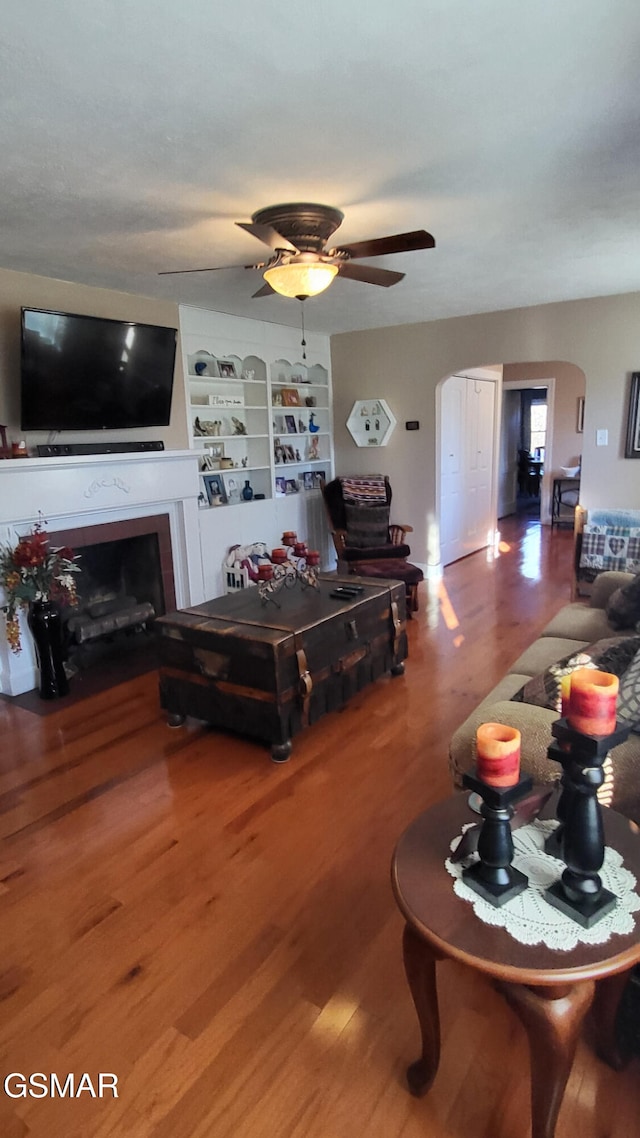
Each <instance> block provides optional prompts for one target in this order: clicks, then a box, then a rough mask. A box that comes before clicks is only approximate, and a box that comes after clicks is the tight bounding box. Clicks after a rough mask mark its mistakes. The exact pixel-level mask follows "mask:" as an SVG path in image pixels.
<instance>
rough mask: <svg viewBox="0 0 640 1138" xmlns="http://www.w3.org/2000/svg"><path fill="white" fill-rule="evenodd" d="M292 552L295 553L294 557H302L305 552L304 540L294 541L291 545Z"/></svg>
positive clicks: (305, 544)
mask: <svg viewBox="0 0 640 1138" xmlns="http://www.w3.org/2000/svg"><path fill="white" fill-rule="evenodd" d="M293 552H294V553H295V555H296V557H304V555H305V553H306V552H307V543H306V541H296V542H295V543H294V546H293Z"/></svg>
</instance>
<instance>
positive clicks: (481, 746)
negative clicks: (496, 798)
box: [476, 723, 520, 787]
mask: <svg viewBox="0 0 640 1138" xmlns="http://www.w3.org/2000/svg"><path fill="white" fill-rule="evenodd" d="M476 773H477V775H478V778H479V779H481V780H482V782H486V783H487V785H488V786H497V787H505V786H515V785H516V783H517V782H518V781H519V779H520V732H519V731H518V730H517V729H516V728H515V727H507V726H505V724H503V723H481V724H480V726H479V727H478V730H477V732H476Z"/></svg>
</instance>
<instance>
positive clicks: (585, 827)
mask: <svg viewBox="0 0 640 1138" xmlns="http://www.w3.org/2000/svg"><path fill="white" fill-rule="evenodd" d="M629 731H630V728H629V727H628V726H627V725H626V724H625V723H620V722H618V723H616V727H615V730H614V731H613V732H612V733H611V734H610V735H583V734H582V733H581V732H580V731H576V730H575V729H574V728H573V727H571V726H570V725H569V723H568V721H567V719H564V718H563V719H558V720H556V722H555V723H554V724H553V725H552V727H551V733H552V735H553V736H554V737H555V739H556V740H557V742H556V743H552V744H551V746H550V747H549V749H548V752H547V753H548V755H549V758H550V759H554V760H555V761H556V762H558V763H560V764H561V766H562V779H561V788H562V790H561V794H560V798H559V800H558V806H557V811H556V816H557V818H558V821H559V823H560V824H559V826H558V827H557V829H556V831H555V833H554V834H552V835H551V836H550V837H549V838H548V839H547V842H546V843H545V851H546V852H547V853H548V854H551V855H552V856H553V857H557V858H560V860H561V861H563V862H564V863H565V866H566V868H565V870H564V872H563V874H562V877H561V878H560V880H559V881H556V882H555V883H554V884H553V885H552V886H551V887H550V888H549V889H547V891H546V893H545V898H546V900H547V901H548V902H549V904H550V905H553V906H554V908H556V909H559V910H560V911H561V912H562V913H564V914H565V915H566V916H568V917H571V919H572V920H574V921H576V922H577V923H578V924H579V925H582V927H583V928H585V929H589V928H591V927H592V926H593V925H595V924H597V922H598V921H600V920H602V918H603V917H604V916H606V914H607V913H610V912H611V910H612V909H614V908H615V906H616V904H617V900H618V899H617V897H616V896H615V895H614V894H613V893H611V892H610V891H609V890H608V889H605V887H604V886H603V884H602V879H601V877H600V874H599V872H598V871H599V870H600V869H601V868H602V863H603V861H604V826H603V822H602V807H601V806H600V802H599V801H598V789H599V788H600V787H601V786H602V784H603V782H604V771H603V769H602V764H603V763H604V760H605V758H606V756H607V754H608V753H609V751H610V750H611V748H612V747H615V746H617V744H618V743H622V742H624V740H625V739H626V738H627V737H628V735H629Z"/></svg>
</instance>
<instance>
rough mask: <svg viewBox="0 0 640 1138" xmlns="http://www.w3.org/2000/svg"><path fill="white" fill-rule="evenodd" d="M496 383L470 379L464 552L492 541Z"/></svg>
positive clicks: (467, 407) (467, 411) (473, 551)
mask: <svg viewBox="0 0 640 1138" xmlns="http://www.w3.org/2000/svg"><path fill="white" fill-rule="evenodd" d="M495 386H496V385H495V383H491V381H490V380H486V379H485V380H482V379H468V380H467V406H466V444H467V446H466V450H467V477H466V524H465V532H464V539H463V543H464V552H465V554H467V553H475V551H476V549H484V548H485V546H486V545H488V544H489V542H490V541H491V530H492V528H493V523H492V517H491V490H492V478H493V429H494V401H495Z"/></svg>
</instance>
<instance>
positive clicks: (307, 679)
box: [294, 634, 313, 727]
mask: <svg viewBox="0 0 640 1138" xmlns="http://www.w3.org/2000/svg"><path fill="white" fill-rule="evenodd" d="M294 643H295V646H296V659H297V661H298V675H299V677H300V679H299V681H298V694H299V696H300V699H301V701H302V726H303V727H308V726H309V706H310V704H311V692H312V691H313V680H312V679H311V672H310V671H309V666H308V664H307V654H306V652H305V650H304V646H303V644H302V639H301V638H300V637H299V636H298V635H297V634H296V635H295V636H294Z"/></svg>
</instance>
